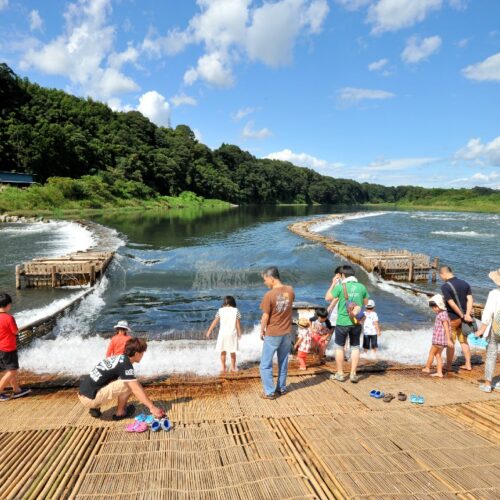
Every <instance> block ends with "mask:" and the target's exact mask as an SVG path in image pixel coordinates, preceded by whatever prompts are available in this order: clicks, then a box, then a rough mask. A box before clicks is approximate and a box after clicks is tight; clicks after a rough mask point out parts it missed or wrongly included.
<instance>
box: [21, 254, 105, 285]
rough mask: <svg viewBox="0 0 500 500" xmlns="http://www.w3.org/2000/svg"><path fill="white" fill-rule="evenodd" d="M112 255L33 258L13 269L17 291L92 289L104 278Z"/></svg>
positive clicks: (70, 255)
mask: <svg viewBox="0 0 500 500" xmlns="http://www.w3.org/2000/svg"><path fill="white" fill-rule="evenodd" d="M113 255H114V253H113V252H76V253H72V254H69V255H65V256H62V257H50V258H45V257H42V258H36V259H33V260H32V261H30V262H25V263H24V264H21V265H18V266H16V288H17V289H21V288H47V287H49V288H50V287H52V288H59V287H63V286H75V285H76V286H79V285H80V286H83V285H90V286H94V285H95V284H96V282H97V281H98V280H99V279H100V278H102V276H104V272H105V271H106V268H107V267H108V265H109V264H110V262H111V260H112V259H113Z"/></svg>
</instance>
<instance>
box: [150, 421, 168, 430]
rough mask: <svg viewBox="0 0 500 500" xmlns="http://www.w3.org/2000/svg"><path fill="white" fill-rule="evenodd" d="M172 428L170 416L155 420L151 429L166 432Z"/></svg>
mask: <svg viewBox="0 0 500 500" xmlns="http://www.w3.org/2000/svg"><path fill="white" fill-rule="evenodd" d="M170 429H172V423H171V422H170V420H169V419H168V418H162V419H161V420H155V421H154V422H153V423H152V424H151V431H152V432H158V431H160V430H164V431H165V432H168V431H169V430H170Z"/></svg>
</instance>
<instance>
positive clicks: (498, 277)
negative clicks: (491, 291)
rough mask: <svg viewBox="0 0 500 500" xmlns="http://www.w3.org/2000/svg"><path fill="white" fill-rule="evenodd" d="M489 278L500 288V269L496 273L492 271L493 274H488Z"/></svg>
mask: <svg viewBox="0 0 500 500" xmlns="http://www.w3.org/2000/svg"><path fill="white" fill-rule="evenodd" d="M488 278H490V280H491V281H493V283H495V285H497V286H500V268H499V269H497V270H496V271H491V273H490V274H488Z"/></svg>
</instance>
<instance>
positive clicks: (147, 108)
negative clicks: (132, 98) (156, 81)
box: [137, 90, 170, 127]
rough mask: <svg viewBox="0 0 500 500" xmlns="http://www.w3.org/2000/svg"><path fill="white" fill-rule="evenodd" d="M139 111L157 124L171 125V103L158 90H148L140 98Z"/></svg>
mask: <svg viewBox="0 0 500 500" xmlns="http://www.w3.org/2000/svg"><path fill="white" fill-rule="evenodd" d="M137 111H140V112H141V113H142V114H143V115H144V116H146V117H147V118H149V119H150V120H151V121H152V122H153V123H155V124H156V125H160V126H163V127H169V126H170V105H169V104H168V102H167V100H166V99H165V97H163V96H162V95H161V94H160V93H158V92H156V90H151V91H149V92H146V93H145V94H143V95H142V96H141V97H140V98H139V106H137Z"/></svg>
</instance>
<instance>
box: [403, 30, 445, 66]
mask: <svg viewBox="0 0 500 500" xmlns="http://www.w3.org/2000/svg"><path fill="white" fill-rule="evenodd" d="M441 44H442V40H441V37H439V36H437V35H436V36H429V37H427V38H424V39H420V38H419V37H417V36H412V37H410V38H408V40H407V41H406V46H405V48H404V50H403V52H401V59H402V60H403V61H404V62H405V63H408V64H417V63H419V62H421V61H425V60H426V59H428V58H429V57H430V56H431V55H432V54H434V53H435V52H437V51H438V50H439V48H440V47H441Z"/></svg>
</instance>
